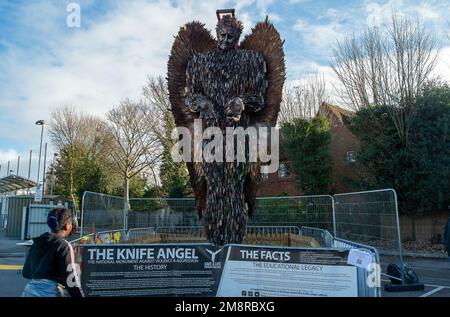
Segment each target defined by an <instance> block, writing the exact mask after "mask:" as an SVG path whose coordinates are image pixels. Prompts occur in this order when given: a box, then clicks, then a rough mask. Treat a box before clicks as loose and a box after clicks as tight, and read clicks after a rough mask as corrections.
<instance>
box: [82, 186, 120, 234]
mask: <svg viewBox="0 0 450 317" xmlns="http://www.w3.org/2000/svg"><path fill="white" fill-rule="evenodd" d="M125 206H126V202H125V199H124V198H123V197H116V196H110V195H104V194H99V193H92V192H85V193H84V194H83V200H82V211H81V230H80V231H81V236H83V235H85V234H88V233H92V232H91V231H93V232H98V231H106V230H117V229H124V228H126V217H125V215H126V208H125Z"/></svg>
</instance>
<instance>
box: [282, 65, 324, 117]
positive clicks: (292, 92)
mask: <svg viewBox="0 0 450 317" xmlns="http://www.w3.org/2000/svg"><path fill="white" fill-rule="evenodd" d="M326 98H327V97H326V85H325V80H324V78H323V75H319V74H317V73H316V74H313V75H308V76H306V77H305V78H304V79H303V80H302V81H301V82H300V84H299V85H298V86H295V87H293V88H292V87H287V88H285V89H284V91H283V100H282V103H281V107H280V113H279V117H278V122H279V123H280V124H283V123H285V122H291V121H292V120H293V119H295V118H313V117H314V116H315V115H316V113H317V110H318V109H319V106H320V104H321V103H322V102H324V101H326Z"/></svg>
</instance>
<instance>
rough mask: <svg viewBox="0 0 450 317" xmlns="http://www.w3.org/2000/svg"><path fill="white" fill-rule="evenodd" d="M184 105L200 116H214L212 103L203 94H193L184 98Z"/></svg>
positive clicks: (205, 117)
mask: <svg viewBox="0 0 450 317" xmlns="http://www.w3.org/2000/svg"><path fill="white" fill-rule="evenodd" d="M186 106H187V107H188V108H189V110H190V111H191V112H195V113H199V114H200V115H199V117H200V118H204V119H208V118H215V117H216V114H215V112H214V105H213V104H212V102H211V101H209V99H208V98H206V97H205V96H203V95H194V96H189V97H188V98H186Z"/></svg>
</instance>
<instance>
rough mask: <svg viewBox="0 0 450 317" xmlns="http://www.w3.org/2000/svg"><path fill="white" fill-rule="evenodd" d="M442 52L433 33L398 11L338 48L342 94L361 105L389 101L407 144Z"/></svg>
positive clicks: (355, 105) (352, 103)
mask: <svg viewBox="0 0 450 317" xmlns="http://www.w3.org/2000/svg"><path fill="white" fill-rule="evenodd" d="M437 56H438V50H437V41H436V39H435V38H434V36H433V35H432V34H431V33H428V32H426V30H425V29H424V28H423V27H422V26H421V25H420V23H419V21H413V20H411V19H409V18H407V17H399V16H397V15H396V14H395V12H393V13H392V22H391V24H390V25H388V26H386V27H384V28H383V29H380V28H378V27H372V28H368V29H367V30H366V31H365V33H364V34H363V35H362V36H360V37H356V36H355V35H353V36H352V37H351V38H349V39H347V40H346V41H344V42H342V43H340V42H338V43H337V45H336V47H335V49H334V50H333V57H332V62H331V67H332V68H333V70H334V72H335V73H336V75H337V77H338V78H339V80H340V83H341V84H342V86H341V88H339V89H338V94H339V95H340V97H341V98H342V100H343V102H344V103H345V104H347V105H348V106H349V107H350V108H352V109H354V110H358V109H361V108H364V107H371V106H373V105H386V106H389V107H388V109H389V110H388V111H389V112H390V113H389V114H390V117H391V119H392V120H393V122H394V124H395V126H396V129H397V132H398V135H399V137H400V139H401V140H402V142H404V143H405V144H407V140H408V133H409V122H410V118H411V117H412V116H413V115H414V113H415V111H416V109H417V103H416V102H415V101H416V98H417V97H418V96H419V94H420V92H421V90H422V87H423V86H424V84H425V83H426V82H427V80H429V79H430V76H431V72H432V71H433V69H434V68H435V66H436V62H437Z"/></svg>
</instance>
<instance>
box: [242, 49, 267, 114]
mask: <svg viewBox="0 0 450 317" xmlns="http://www.w3.org/2000/svg"><path fill="white" fill-rule="evenodd" d="M247 65H248V66H247V67H248V68H247V74H248V79H247V82H248V85H247V86H246V90H245V93H244V95H243V96H242V97H241V98H242V101H243V103H244V110H245V111H247V112H257V111H259V110H261V109H262V108H263V107H264V94H265V91H266V87H267V81H266V63H265V62H264V58H263V57H262V55H260V54H257V55H255V56H254V58H251V60H250V61H249V63H248V64H247Z"/></svg>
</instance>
